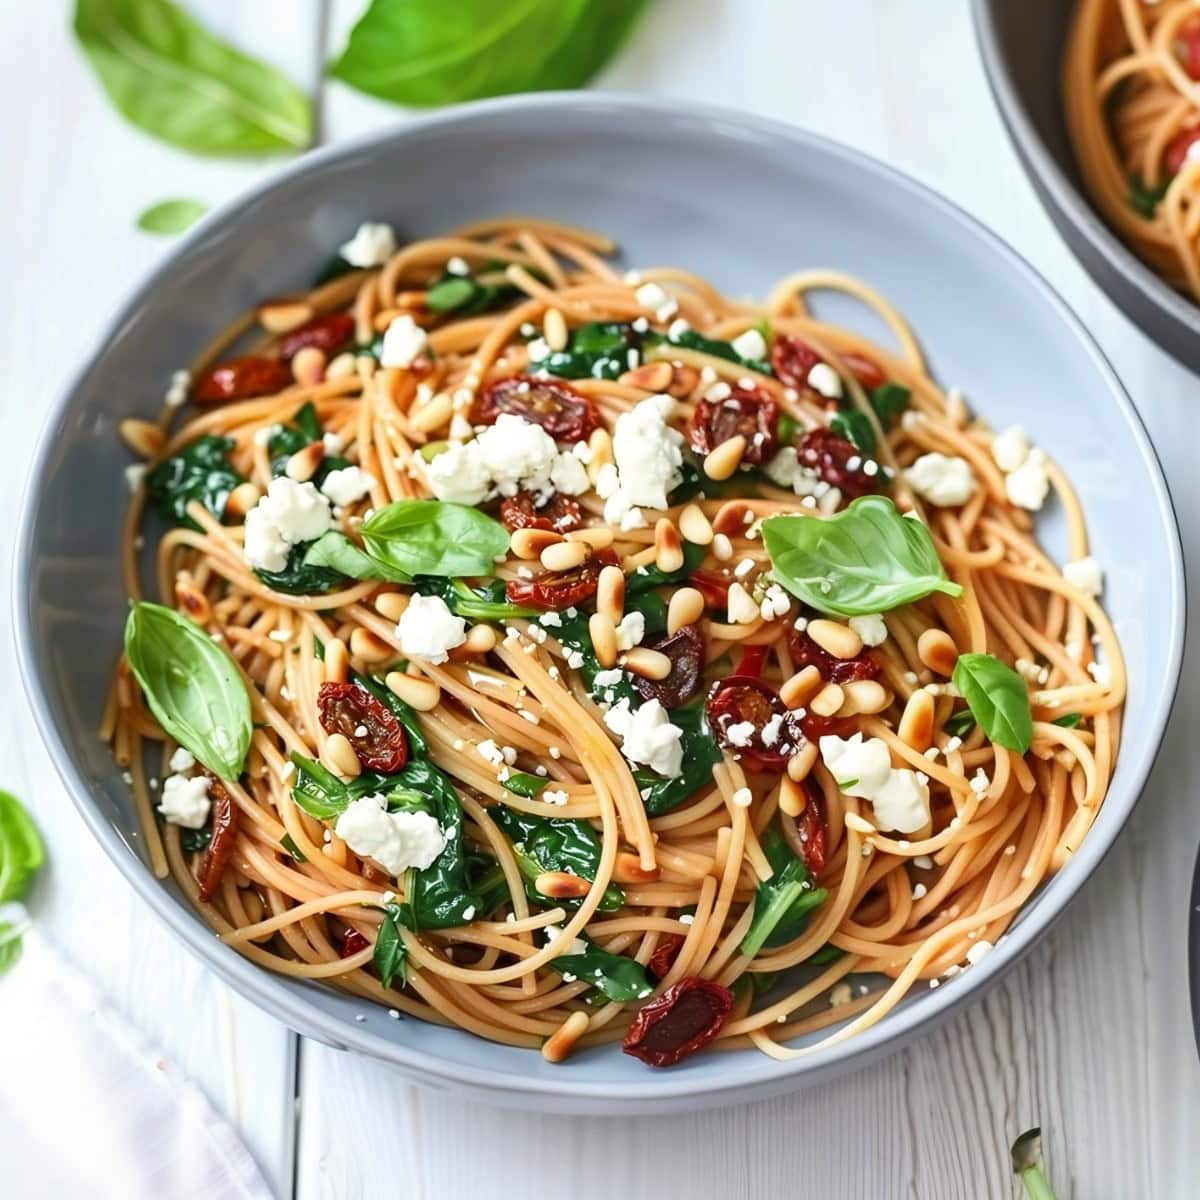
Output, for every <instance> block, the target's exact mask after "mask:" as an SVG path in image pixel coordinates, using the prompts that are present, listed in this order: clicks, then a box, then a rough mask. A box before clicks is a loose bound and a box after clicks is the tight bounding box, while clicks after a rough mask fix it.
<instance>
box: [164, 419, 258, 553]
mask: <svg viewBox="0 0 1200 1200" xmlns="http://www.w3.org/2000/svg"><path fill="white" fill-rule="evenodd" d="M232 449H233V441H232V440H231V439H230V438H223V437H217V436H216V435H215V434H211V433H206V434H204V435H203V436H202V437H198V438H197V439H196V440H195V441H194V442H189V443H188V444H187V445H186V446H184V448H183V449H182V450H180V452H179V453H178V454H173V455H172V456H171V457H170V458H168V459H166V460H165V461H163V462H160V463H159V464H158V466H157V467H155V468H154V470H153V471H151V472H150V474H149V475H148V476H147V477H146V491H147V494H148V495H149V497H150V503H151V504H153V505H154V507H155V508H156V509H157V510H158V512H159V514H160V515H161V516H162V518H163V520H165V521H170V522H172V523H173V524H175V525H183V526H184V527H185V528H187V529H194V530H196V531H197V532H199V530H200V526H199V525H197V524H196V522H195V521H193V520H192V518H191V517H189V516H188V515H187V506H188V505H189V504H190V503H191V502H192V501H193V500H199V501H200V503H201V504H203V505H204V507H205V508H206V509H208V511H209V512H210V513H212V515H213V516H214V517H216V519H217V520H218V521H220V520H221V519H222V518H223V517H224V515H225V505H226V504H227V503H228V501H229V493H230V492H232V491H233V489H234V488H235V487H237V486H238V484H239V483H242V482H244V481H243V479H242V477H241V476H240V475H239V474H238V473H237V472H236V471H235V470H234V469H233V468H232V467H231V466H230V465H229V457H228V456H229V451H230V450H232Z"/></svg>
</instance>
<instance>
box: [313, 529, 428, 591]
mask: <svg viewBox="0 0 1200 1200" xmlns="http://www.w3.org/2000/svg"><path fill="white" fill-rule="evenodd" d="M303 562H304V566H306V567H327V568H328V569H329V570H331V571H337V572H338V573H339V574H340V575H344V576H346V577H348V578H350V579H381V580H386V581H390V582H392V583H407V582H408V577H407V576H405V575H402V574H401V573H400V572H399V571H393V570H392V569H391V568H389V567H388V566H387V565H386V564H384V563H379V562H376V561H375V560H374V559H373V558H372V557H371V556H370V555H369V554H367V553H365V552H364V551H362V550H360V549H359V548H358V547H357V546H356V545H355V544H354V543H353V542H352V541H351V540H350V539H349V538H348V537H347V536H346V535H345V534H344V533H339V532H338V531H337V530H336V529H331V530H330V531H329V532H328V533H323V534H321V536H320V537H319V538H317V540H316V541H315V542H309V543H308V547H307V549H306V550H305V551H304V559H303Z"/></svg>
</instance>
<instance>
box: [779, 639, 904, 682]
mask: <svg viewBox="0 0 1200 1200" xmlns="http://www.w3.org/2000/svg"><path fill="white" fill-rule="evenodd" d="M788 649H789V650H790V651H791V653H792V661H793V662H794V663H795V664H796V670H797V671H799V670H800V669H801V668H803V667H810V666H811V667H816V668H817V670H818V671H820V672H821V678H822V679H825V680H827V681H828V682H830V683H853V682H854V681H855V680H856V679H878V678H879V672H880V671H881V670H882V668H881V667H880V665H879V660H878V659H877V658H876V657H875V655H874V654H872V653H871V651H870V650H860V651H859V653H858V654H857V655H855V657H854V658H835V657H834V655H832V654H830V653H829V651H828V650H825V649H823V648H822V647H821V646H818V645H817V643H816V642H814V641H813V640H812V638H810V637H809V636H808V634H807V633H806V632H803V631H802V630H799V629H795V628H793V629H789V630H788Z"/></svg>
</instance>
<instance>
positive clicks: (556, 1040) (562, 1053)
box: [542, 1012, 588, 1063]
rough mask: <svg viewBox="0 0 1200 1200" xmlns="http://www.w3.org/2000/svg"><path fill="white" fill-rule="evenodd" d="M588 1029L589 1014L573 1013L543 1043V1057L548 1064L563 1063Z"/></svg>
mask: <svg viewBox="0 0 1200 1200" xmlns="http://www.w3.org/2000/svg"><path fill="white" fill-rule="evenodd" d="M587 1027H588V1017H587V1013H583V1012H573V1013H572V1014H571V1015H570V1016H569V1017H568V1018H567V1019H566V1020H565V1021H564V1022H563V1023H562V1024H561V1025H560V1026H559V1027H558V1028H557V1029H556V1030H555V1031H554V1032H553V1033H552V1034H551V1035H550V1036H549V1037H548V1038H547V1039H546V1040H545V1042H543V1043H542V1057H543V1058H544V1059H545V1060H546V1061H547V1062H552V1063H560V1062H562V1061H563V1059H565V1058H566V1057H567V1055H568V1054H570V1053H571V1051H572V1050H573V1049H574V1048H575V1043H576V1042H577V1041H579V1039H580V1038H581V1037H583V1035H584V1034H585V1033H586V1032H587Z"/></svg>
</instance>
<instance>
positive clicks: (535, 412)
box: [471, 375, 600, 442]
mask: <svg viewBox="0 0 1200 1200" xmlns="http://www.w3.org/2000/svg"><path fill="white" fill-rule="evenodd" d="M501 413H513V414H515V415H516V416H518V417H524V418H525V420H527V421H532V422H533V423H534V424H535V425H540V426H541V427H542V428H543V429H544V430H545V431H546V432H547V433H548V434H549V435H550V436H551V437H552V438H554V440H555V441H557V442H578V441H583V440H584V439H586V438H587V437H588V435H589V434H590V433H591V432H592V430H594V429H597V428H599V425H600V414H599V413H598V412H597V411H596V406H595V405H594V404H593V403H592V402H591V400H589V399H588V398H587V396H585V395H583V394H582V393H581V392H577V391H576V390H575V389H574V388H573V387H570V386H569V385H567V384H565V383H563V382H562V381H561V380H558V379H536V378H534V377H533V376H530V375H513V376H511V377H510V378H508V379H497V380H496V382H495V383H490V384H488V386H487V387H486V388H484V390H483V393H482V395H480V397H479V399H478V400H477V401H476V402H475V407H474V409H473V410H472V413H471V419H472V420H473V421H474V422H475V423H476V424H477V425H491V424H493V423H494V422H495V420H496V418H497V417H498V416H500V414H501Z"/></svg>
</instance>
